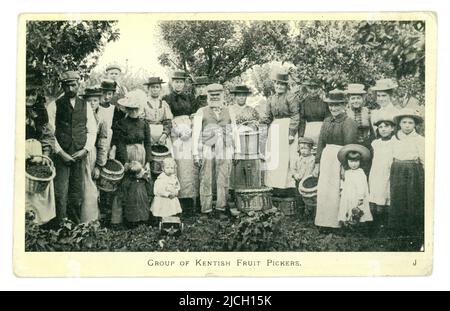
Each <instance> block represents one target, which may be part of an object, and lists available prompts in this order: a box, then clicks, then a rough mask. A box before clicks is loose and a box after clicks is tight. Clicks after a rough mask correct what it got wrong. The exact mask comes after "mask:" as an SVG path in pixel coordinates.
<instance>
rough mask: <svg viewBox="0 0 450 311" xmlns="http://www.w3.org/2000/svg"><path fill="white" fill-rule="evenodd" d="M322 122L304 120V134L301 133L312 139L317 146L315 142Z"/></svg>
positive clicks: (317, 139)
mask: <svg viewBox="0 0 450 311" xmlns="http://www.w3.org/2000/svg"><path fill="white" fill-rule="evenodd" d="M322 124H323V122H322V121H316V122H306V126H305V134H303V137H309V138H311V139H312V140H313V141H314V145H315V146H317V143H318V141H319V134H320V129H321V128H322Z"/></svg>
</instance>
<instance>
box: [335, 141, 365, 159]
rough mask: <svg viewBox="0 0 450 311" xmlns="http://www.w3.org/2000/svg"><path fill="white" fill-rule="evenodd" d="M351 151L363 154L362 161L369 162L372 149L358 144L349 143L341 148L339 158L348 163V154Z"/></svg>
mask: <svg viewBox="0 0 450 311" xmlns="http://www.w3.org/2000/svg"><path fill="white" fill-rule="evenodd" d="M350 152H357V153H359V154H360V155H361V161H364V162H367V161H369V160H370V157H371V156H370V151H369V149H367V148H366V147H364V146H362V145H358V144H348V145H345V146H344V147H342V148H341V150H339V152H338V154H337V158H338V160H339V162H341V163H342V164H344V163H346V158H347V154H349V153H350Z"/></svg>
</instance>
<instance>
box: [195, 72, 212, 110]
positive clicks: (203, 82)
mask: <svg viewBox="0 0 450 311" xmlns="http://www.w3.org/2000/svg"><path fill="white" fill-rule="evenodd" d="M193 80H194V81H193V82H192V85H193V86H194V94H195V101H196V102H195V106H196V108H197V109H199V108H201V107H206V106H207V105H208V102H207V97H208V96H207V95H206V87H207V86H208V84H209V79H208V77H207V76H200V77H195V78H194V79H193Z"/></svg>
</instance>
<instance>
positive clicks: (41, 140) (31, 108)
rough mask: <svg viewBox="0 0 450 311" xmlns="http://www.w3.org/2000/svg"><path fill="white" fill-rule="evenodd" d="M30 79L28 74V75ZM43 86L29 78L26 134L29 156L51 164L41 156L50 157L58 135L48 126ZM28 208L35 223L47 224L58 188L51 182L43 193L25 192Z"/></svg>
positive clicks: (53, 211)
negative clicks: (41, 91)
mask: <svg viewBox="0 0 450 311" xmlns="http://www.w3.org/2000/svg"><path fill="white" fill-rule="evenodd" d="M27 78H28V76H27ZM39 87H40V86H39V85H38V84H33V83H32V81H28V79H27V90H26V133H25V138H26V142H25V157H26V159H27V160H31V161H37V162H41V161H42V162H43V164H45V165H50V163H51V162H50V161H48V160H46V159H44V160H43V159H42V158H41V157H39V156H41V155H45V156H49V155H50V153H51V151H52V147H53V146H54V144H55V137H54V135H53V133H52V131H51V129H50V128H49V127H48V115H47V110H46V109H45V104H44V101H45V99H44V97H43V96H39V95H38V94H37V89H38V88H39ZM25 209H26V210H31V211H33V212H34V215H35V218H34V220H33V221H34V222H35V223H36V224H38V225H42V224H45V223H47V222H49V221H50V220H51V219H53V218H55V216H56V208H55V191H54V187H53V181H51V182H50V183H49V185H48V187H47V189H45V190H44V191H43V192H41V193H30V192H26V193H25Z"/></svg>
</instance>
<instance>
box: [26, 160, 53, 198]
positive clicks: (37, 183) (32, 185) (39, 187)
mask: <svg viewBox="0 0 450 311" xmlns="http://www.w3.org/2000/svg"><path fill="white" fill-rule="evenodd" d="M34 157H40V158H42V159H47V160H48V161H49V162H50V169H51V170H52V175H51V176H50V177H47V178H40V177H35V176H32V175H30V174H28V173H27V172H26V171H25V189H26V191H27V192H28V193H41V192H44V191H45V190H46V189H47V187H48V185H49V184H50V182H51V181H52V180H53V179H54V178H55V175H56V169H55V166H54V165H53V161H52V160H51V159H50V158H49V157H47V156H45V155H39V156H34Z"/></svg>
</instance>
